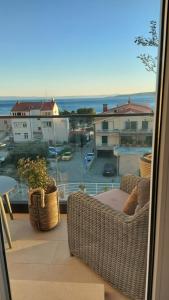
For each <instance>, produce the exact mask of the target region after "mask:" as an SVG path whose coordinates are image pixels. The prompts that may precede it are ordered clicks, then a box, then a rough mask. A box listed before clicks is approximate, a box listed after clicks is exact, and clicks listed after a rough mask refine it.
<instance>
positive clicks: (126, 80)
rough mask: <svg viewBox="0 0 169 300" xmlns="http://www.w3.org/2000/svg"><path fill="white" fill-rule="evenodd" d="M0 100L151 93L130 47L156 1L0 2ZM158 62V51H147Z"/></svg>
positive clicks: (155, 12)
mask: <svg viewBox="0 0 169 300" xmlns="http://www.w3.org/2000/svg"><path fill="white" fill-rule="evenodd" d="M0 2H1V6H0V7H1V9H0V96H19V97H21V96H28V97H29V96H43V97H51V96H77V95H81V96H85V95H111V94H123V93H136V92H147V91H154V90H155V84H156V76H155V75H154V74H153V73H151V72H147V71H146V70H145V68H144V66H143V65H142V64H141V62H140V61H139V60H138V59H137V56H138V55H139V54H140V53H143V52H145V51H147V50H146V49H142V48H141V47H138V46H137V45H136V44H135V43H134V38H135V37H136V36H138V35H144V36H146V35H147V34H148V31H149V23H150V21H151V20H156V21H157V22H158V24H159V15H160V1H159V0H148V1H147V0H141V1H136V0H29V1H26V0H25V1H23V0H6V1H3V0H1V1H0ZM149 53H152V54H153V55H155V50H153V49H152V50H151V49H150V50H149Z"/></svg>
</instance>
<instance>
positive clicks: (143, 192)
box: [135, 178, 150, 212]
mask: <svg viewBox="0 0 169 300" xmlns="http://www.w3.org/2000/svg"><path fill="white" fill-rule="evenodd" d="M137 201H138V205H137V207H136V211H135V212H138V210H139V209H140V208H142V207H143V206H144V205H145V204H146V203H147V202H149V201H150V178H143V179H142V180H141V181H140V182H139V183H138V198H137Z"/></svg>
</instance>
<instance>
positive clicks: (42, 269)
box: [7, 214, 128, 300]
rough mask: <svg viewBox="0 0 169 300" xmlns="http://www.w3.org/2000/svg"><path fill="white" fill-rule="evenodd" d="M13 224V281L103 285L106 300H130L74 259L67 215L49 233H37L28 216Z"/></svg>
mask: <svg viewBox="0 0 169 300" xmlns="http://www.w3.org/2000/svg"><path fill="white" fill-rule="evenodd" d="M9 224H10V230H11V236H12V241H13V242H12V245H13V248H12V249H11V250H7V262H8V268H9V276H10V279H14V280H33V281H47V282H49V281H51V282H77V283H101V284H104V286H105V300H127V299H128V298H127V297H125V296H123V295H122V294H121V293H119V291H117V290H116V289H113V288H112V287H111V286H110V285H108V284H107V283H106V282H105V281H104V280H103V279H102V278H101V277H100V276H98V275H97V274H96V273H95V272H93V271H92V270H91V269H90V268H89V267H88V266H87V265H85V264H84V263H83V262H82V261H81V260H79V259H77V258H75V257H70V254H69V247H68V241H67V216H66V215H61V222H60V225H59V226H58V227H56V228H55V229H54V230H51V231H49V232H37V231H35V230H34V229H33V228H32V227H31V225H30V223H29V216H28V215H27V214H16V215H15V220H14V221H9ZM37 300H40V299H37Z"/></svg>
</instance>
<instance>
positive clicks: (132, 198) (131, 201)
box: [123, 186, 138, 215]
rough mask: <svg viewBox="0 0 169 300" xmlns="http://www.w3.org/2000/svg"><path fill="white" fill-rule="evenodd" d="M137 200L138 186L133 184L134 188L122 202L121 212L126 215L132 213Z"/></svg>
mask: <svg viewBox="0 0 169 300" xmlns="http://www.w3.org/2000/svg"><path fill="white" fill-rule="evenodd" d="M137 200H138V187H137V186H135V188H134V189H133V190H132V192H131V194H130V195H129V197H128V198H127V200H126V202H125V203H124V207H123V212H124V213H126V214H127V215H134V213H135V210H136V207H137V204H138V202H137Z"/></svg>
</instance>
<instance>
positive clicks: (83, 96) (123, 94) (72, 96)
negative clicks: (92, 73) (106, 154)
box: [0, 91, 155, 99]
mask: <svg viewBox="0 0 169 300" xmlns="http://www.w3.org/2000/svg"><path fill="white" fill-rule="evenodd" d="M149 93H155V91H149V92H148V91H147V92H136V93H122V94H121V93H119V94H117V93H115V94H95V95H69V96H63V95H62V96H61V95H60V96H59V95H58V96H49V97H46V96H13V95H8V96H3V95H0V98H3V97H4V98H9V97H12V98H44V99H51V98H78V97H80V98H89V97H93V98H94V97H115V96H128V95H138V94H149Z"/></svg>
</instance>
